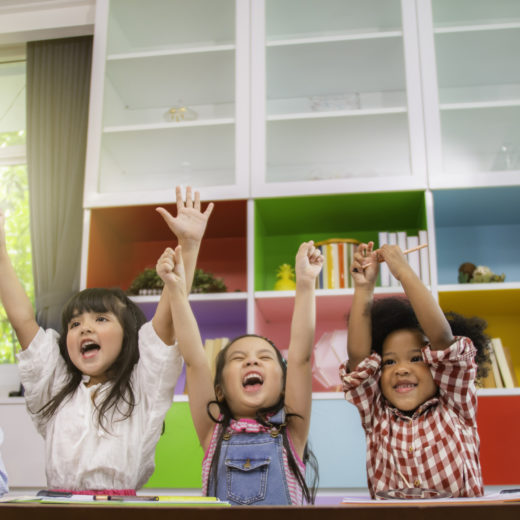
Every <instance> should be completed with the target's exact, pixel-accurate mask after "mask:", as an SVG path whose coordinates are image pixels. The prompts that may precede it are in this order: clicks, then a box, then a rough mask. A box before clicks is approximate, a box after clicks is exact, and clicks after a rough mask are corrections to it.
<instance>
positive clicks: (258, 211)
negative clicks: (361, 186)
mask: <svg viewBox="0 0 520 520" xmlns="http://www.w3.org/2000/svg"><path fill="white" fill-rule="evenodd" d="M254 220H255V290H256V291H268V290H272V289H273V287H274V283H275V281H276V271H277V268H278V266H279V265H280V264H283V263H288V264H291V265H294V257H295V254H296V251H297V248H298V245H299V244H300V243H301V242H303V241H305V240H311V239H312V240H314V241H319V240H325V239H327V238H355V239H357V240H359V241H362V242H367V241H369V240H374V241H375V242H376V245H377V236H378V232H379V231H406V232H407V233H408V234H417V232H418V231H419V230H420V229H427V225H426V205H425V193H424V191H396V192H380V193H346V194H340V195H326V196H302V197H286V198H266V199H257V200H256V201H255V219H254Z"/></svg>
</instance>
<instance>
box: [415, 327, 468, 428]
mask: <svg viewBox="0 0 520 520" xmlns="http://www.w3.org/2000/svg"><path fill="white" fill-rule="evenodd" d="M475 354H476V349H475V346H474V345H473V342H472V341H471V340H470V339H469V338H466V337H462V336H459V337H456V338H455V342H454V343H453V344H452V345H450V346H449V347H448V348H447V349H445V350H432V349H431V348H430V347H429V346H426V347H425V348H424V349H423V356H424V359H425V361H426V362H427V363H428V364H429V365H430V369H431V371H432V376H433V379H434V381H435V384H436V385H437V386H438V387H439V397H440V399H441V400H443V401H444V402H445V403H446V405H447V406H449V407H450V408H451V409H452V410H453V411H454V412H455V413H457V414H458V415H459V417H460V418H461V420H463V421H464V422H466V423H467V424H468V425H471V424H473V423H474V422H475V420H476V411H477V389H476V387H475V377H476V375H477V364H476V362H475Z"/></svg>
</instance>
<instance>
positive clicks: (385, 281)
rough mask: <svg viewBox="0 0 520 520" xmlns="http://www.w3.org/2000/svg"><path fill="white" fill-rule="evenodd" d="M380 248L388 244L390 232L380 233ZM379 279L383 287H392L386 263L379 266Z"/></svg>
mask: <svg viewBox="0 0 520 520" xmlns="http://www.w3.org/2000/svg"><path fill="white" fill-rule="evenodd" d="M377 238H378V247H383V246H384V245H385V244H388V232H387V231H380V232H379V233H378V237H377ZM379 278H380V280H381V287H390V269H389V268H388V265H387V264H386V262H382V263H381V264H380V265H379Z"/></svg>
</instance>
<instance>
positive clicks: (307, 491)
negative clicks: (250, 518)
mask: <svg viewBox="0 0 520 520" xmlns="http://www.w3.org/2000/svg"><path fill="white" fill-rule="evenodd" d="M242 338H260V339H263V340H264V341H266V342H267V343H269V345H271V347H273V349H274V351H275V353H276V358H277V360H278V363H279V364H280V367H281V368H282V372H283V386H282V394H281V395H280V398H279V399H278V401H277V402H276V403H275V404H274V405H273V406H270V407H269V408H261V409H259V410H257V412H256V420H257V421H258V422H259V423H260V424H262V425H263V426H267V427H270V426H272V425H271V423H270V422H269V417H271V416H272V415H273V414H275V413H277V412H279V411H280V410H281V409H282V408H284V406H285V381H286V378H287V362H286V361H285V359H284V358H283V356H282V354H281V352H280V351H279V350H278V348H277V347H276V345H275V344H274V343H273V342H272V341H271V340H270V339H268V338H265V337H264V336H259V335H257V334H243V335H242V336H238V337H236V338H234V339H233V340H232V341H230V342H229V343H228V344H227V345H226V346H225V347H224V348H223V349H222V350H221V351H220V352H219V353H218V355H217V359H216V362H215V380H214V383H213V386H214V388H215V390H217V389H218V388H222V384H223V379H222V372H223V370H224V366H225V364H226V354H227V351H228V350H229V348H230V347H231V345H233V344H234V343H235V342H236V341H238V340H239V339H242ZM212 404H216V405H217V406H218V408H219V412H220V417H219V418H216V417H214V416H213V414H212V413H211V410H210V408H211V405H212ZM207 412H208V415H209V416H210V418H211V419H212V420H213V421H215V422H216V423H218V424H219V425H220V431H219V435H218V437H217V444H216V447H215V453H214V455H213V459H212V461H211V466H210V470H209V475H210V478H209V481H210V482H212V488H211V490H210V489H209V484H208V494H213V495H215V494H216V492H217V479H218V473H217V468H218V463H219V459H220V449H221V447H222V440H223V437H224V433H225V432H226V429H227V427H228V426H229V423H230V421H231V419H235V417H234V416H233V413H232V412H231V410H230V408H229V405H228V403H227V401H226V399H225V398H224V397H223V398H222V399H218V400H215V401H210V402H209V403H208V405H207ZM286 417H300V418H301V416H300V415H298V414H295V413H286ZM280 432H281V435H282V442H283V446H284V448H285V452H286V454H287V462H288V464H289V469H290V470H291V472H292V473H293V474H294V476H295V477H296V480H297V481H298V484H299V486H300V487H301V489H302V492H303V496H304V498H305V501H306V502H307V503H308V504H314V501H315V499H316V491H317V488H318V461H317V459H316V457H315V455H314V453H313V452H312V450H311V449H310V448H309V445H308V443H306V444H305V449H304V453H303V463H304V464H305V465H306V467H307V468H309V469H310V471H309V475H310V480H311V483H312V484H311V486H310V487H309V486H307V482H306V481H305V475H302V472H301V471H300V469H299V467H298V464H297V463H296V460H295V457H294V455H293V452H292V450H291V447H290V444H289V438H288V437H287V429H286V427H285V425H283V426H282V428H281V430H280Z"/></svg>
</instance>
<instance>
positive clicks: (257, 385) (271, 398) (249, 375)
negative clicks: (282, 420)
mask: <svg viewBox="0 0 520 520" xmlns="http://www.w3.org/2000/svg"><path fill="white" fill-rule="evenodd" d="M283 378H284V376H283V369H282V367H281V365H280V361H279V359H278V356H277V354H276V352H275V350H274V348H273V346H272V345H270V344H269V343H268V342H267V341H266V340H265V339H263V338H259V337H256V336H247V337H243V338H240V339H238V340H236V341H235V342H233V344H232V345H230V347H229V348H228V349H227V350H226V352H225V364H224V367H223V369H222V378H221V381H222V383H221V384H220V385H217V388H216V393H217V398H218V399H219V400H222V399H225V400H226V402H227V404H228V406H229V409H230V410H231V412H232V414H233V416H234V417H235V418H237V419H238V418H255V416H256V412H257V410H259V409H261V408H269V407H271V406H273V405H275V404H276V403H277V402H278V400H279V399H280V396H281V395H282V393H283V384H284V383H283Z"/></svg>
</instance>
